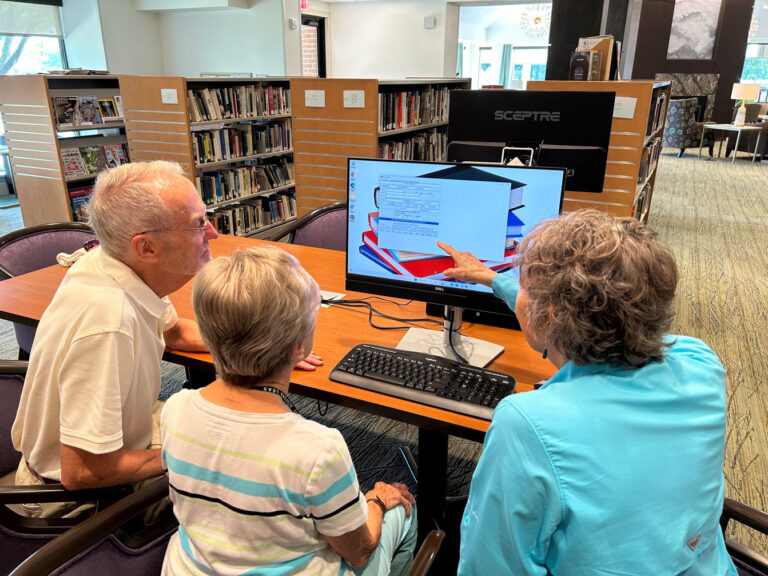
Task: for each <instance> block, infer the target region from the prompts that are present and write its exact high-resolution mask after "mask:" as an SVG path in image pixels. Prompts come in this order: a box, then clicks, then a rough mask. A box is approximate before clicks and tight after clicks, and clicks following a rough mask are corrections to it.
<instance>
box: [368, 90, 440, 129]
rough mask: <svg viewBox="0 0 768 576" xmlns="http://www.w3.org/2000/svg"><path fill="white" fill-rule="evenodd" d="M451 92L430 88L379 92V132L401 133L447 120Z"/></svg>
mask: <svg viewBox="0 0 768 576" xmlns="http://www.w3.org/2000/svg"><path fill="white" fill-rule="evenodd" d="M449 98H450V90H449V89H448V88H447V87H444V88H438V87H431V88H429V89H426V90H409V91H406V92H381V93H379V130H380V131H386V130H399V129H401V128H410V127H412V126H419V125H421V124H432V123H435V122H445V121H447V120H448V101H449Z"/></svg>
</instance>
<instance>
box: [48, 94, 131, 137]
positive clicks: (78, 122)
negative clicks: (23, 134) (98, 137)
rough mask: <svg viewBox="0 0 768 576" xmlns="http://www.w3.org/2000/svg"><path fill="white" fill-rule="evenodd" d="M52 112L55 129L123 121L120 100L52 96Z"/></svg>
mask: <svg viewBox="0 0 768 576" xmlns="http://www.w3.org/2000/svg"><path fill="white" fill-rule="evenodd" d="M52 100H53V110H54V114H55V116H56V128H57V129H64V128H76V127H78V126H94V125H96V124H109V123H111V122H122V121H123V107H122V100H121V98H120V96H119V95H116V96H113V97H111V98H99V97H98V96H54V97H53V98H52Z"/></svg>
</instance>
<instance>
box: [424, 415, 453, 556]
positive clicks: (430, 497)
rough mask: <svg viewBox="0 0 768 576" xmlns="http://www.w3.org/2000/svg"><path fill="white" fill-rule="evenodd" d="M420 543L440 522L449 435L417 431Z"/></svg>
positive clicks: (425, 430) (444, 489) (442, 508)
mask: <svg viewBox="0 0 768 576" xmlns="http://www.w3.org/2000/svg"><path fill="white" fill-rule="evenodd" d="M418 474H419V487H418V497H419V511H418V514H419V518H418V520H419V541H420V542H421V541H423V539H424V537H425V536H426V535H427V534H428V533H429V531H430V530H433V529H434V528H435V525H434V523H433V522H432V520H433V519H434V520H435V521H436V522H437V523H438V524H440V525H441V528H442V523H443V517H444V514H445V492H446V487H447V485H448V435H447V434H443V433H442V432H434V431H432V430H427V429H426V428H419V455H418Z"/></svg>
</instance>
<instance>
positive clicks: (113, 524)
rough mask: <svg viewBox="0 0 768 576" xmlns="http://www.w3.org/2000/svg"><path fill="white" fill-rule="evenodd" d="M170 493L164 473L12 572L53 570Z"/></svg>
mask: <svg viewBox="0 0 768 576" xmlns="http://www.w3.org/2000/svg"><path fill="white" fill-rule="evenodd" d="M167 495H168V478H167V477H166V476H163V477H161V478H160V479H159V480H158V481H157V482H152V483H150V484H148V485H146V486H143V487H142V488H140V489H139V490H136V491H135V492H133V493H132V494H130V495H129V496H127V497H125V498H123V499H122V500H119V501H117V502H115V503H114V504H112V505H111V506H110V507H109V508H106V509H105V510H103V511H102V512H99V513H98V514H96V515H94V516H92V517H90V518H88V519H87V520H85V521H83V522H82V523H81V524H78V525H77V526H75V527H74V528H71V529H70V530H68V531H67V532H65V533H64V534H62V535H61V536H58V537H56V538H54V539H53V540H52V541H50V542H49V543H48V544H46V545H45V546H43V547H42V548H40V550H38V551H37V552H35V553H34V554H33V555H32V556H30V557H29V558H27V559H26V560H25V561H24V562H22V563H21V564H19V566H18V567H17V568H16V569H15V570H14V571H13V572H11V574H12V575H13V576H33V575H35V576H36V575H38V574H48V573H50V572H51V571H52V570H53V569H54V568H56V567H58V566H61V565H62V564H63V563H64V562H66V561H68V560H70V559H71V558H73V557H75V556H76V555H77V554H79V553H80V552H82V551H83V550H85V549H86V548H88V547H89V546H91V545H92V544H94V543H96V542H98V541H99V540H101V539H102V538H104V537H106V536H107V535H108V534H110V533H112V532H113V531H114V530H115V529H117V528H118V527H120V526H121V525H122V524H123V523H125V522H126V521H128V520H130V519H131V518H133V517H134V516H136V515H137V514H139V513H141V512H143V511H144V510H145V509H146V508H147V507H149V506H150V505H152V504H154V503H155V502H158V501H160V500H162V499H163V498H165V497H166V496H167Z"/></svg>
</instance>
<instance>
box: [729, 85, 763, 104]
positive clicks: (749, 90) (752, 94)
mask: <svg viewBox="0 0 768 576" xmlns="http://www.w3.org/2000/svg"><path fill="white" fill-rule="evenodd" d="M759 94H760V84H734V85H733V90H731V98H733V99H734V100H757V97H758V96H759Z"/></svg>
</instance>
